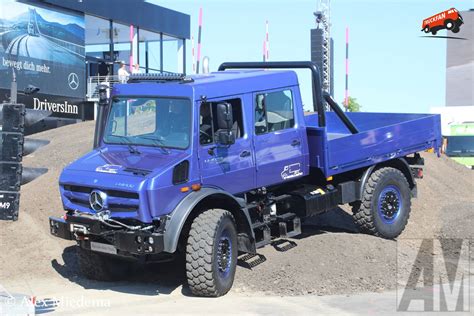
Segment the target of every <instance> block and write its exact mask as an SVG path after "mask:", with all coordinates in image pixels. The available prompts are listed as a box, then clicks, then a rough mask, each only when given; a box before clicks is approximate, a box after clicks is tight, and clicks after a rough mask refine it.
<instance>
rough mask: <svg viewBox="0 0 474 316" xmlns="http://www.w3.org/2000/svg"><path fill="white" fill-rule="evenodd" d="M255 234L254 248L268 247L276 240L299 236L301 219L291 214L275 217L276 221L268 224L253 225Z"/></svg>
mask: <svg viewBox="0 0 474 316" xmlns="http://www.w3.org/2000/svg"><path fill="white" fill-rule="evenodd" d="M252 228H253V230H254V233H255V240H256V243H255V247H256V248H261V247H263V246H265V245H268V244H270V243H271V242H272V237H273V239H276V238H292V237H295V236H298V235H300V234H301V219H300V218H299V217H297V216H296V215H295V214H293V213H287V214H283V215H281V216H277V221H276V222H273V223H271V224H270V223H269V224H265V223H255V224H253V225H252Z"/></svg>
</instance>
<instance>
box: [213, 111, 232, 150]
mask: <svg viewBox="0 0 474 316" xmlns="http://www.w3.org/2000/svg"><path fill="white" fill-rule="evenodd" d="M233 124H234V118H233V117H232V105H231V104H230V103H225V102H223V103H218V104H217V133H216V134H217V135H216V136H217V142H218V143H219V144H221V145H232V144H234V143H235V135H234V134H233V133H232V125H233Z"/></svg>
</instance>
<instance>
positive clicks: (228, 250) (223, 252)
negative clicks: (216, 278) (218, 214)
mask: <svg viewBox="0 0 474 316" xmlns="http://www.w3.org/2000/svg"><path fill="white" fill-rule="evenodd" d="M216 255H217V258H216V259H217V268H218V270H219V275H220V276H221V277H224V278H226V277H228V276H229V274H230V270H231V267H232V240H231V238H230V236H229V232H228V231H227V230H224V231H223V232H222V235H221V237H220V238H219V240H218V242H217V253H216Z"/></svg>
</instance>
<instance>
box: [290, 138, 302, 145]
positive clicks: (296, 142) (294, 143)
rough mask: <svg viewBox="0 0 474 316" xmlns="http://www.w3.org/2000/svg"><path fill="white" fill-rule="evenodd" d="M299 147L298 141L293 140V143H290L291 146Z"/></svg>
mask: <svg viewBox="0 0 474 316" xmlns="http://www.w3.org/2000/svg"><path fill="white" fill-rule="evenodd" d="M299 145H301V142H300V140H299V139H293V141H292V142H291V146H299Z"/></svg>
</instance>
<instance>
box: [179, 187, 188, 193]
mask: <svg viewBox="0 0 474 316" xmlns="http://www.w3.org/2000/svg"><path fill="white" fill-rule="evenodd" d="M180 191H181V192H183V193H185V192H188V191H189V187H182V188H181V189H180Z"/></svg>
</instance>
